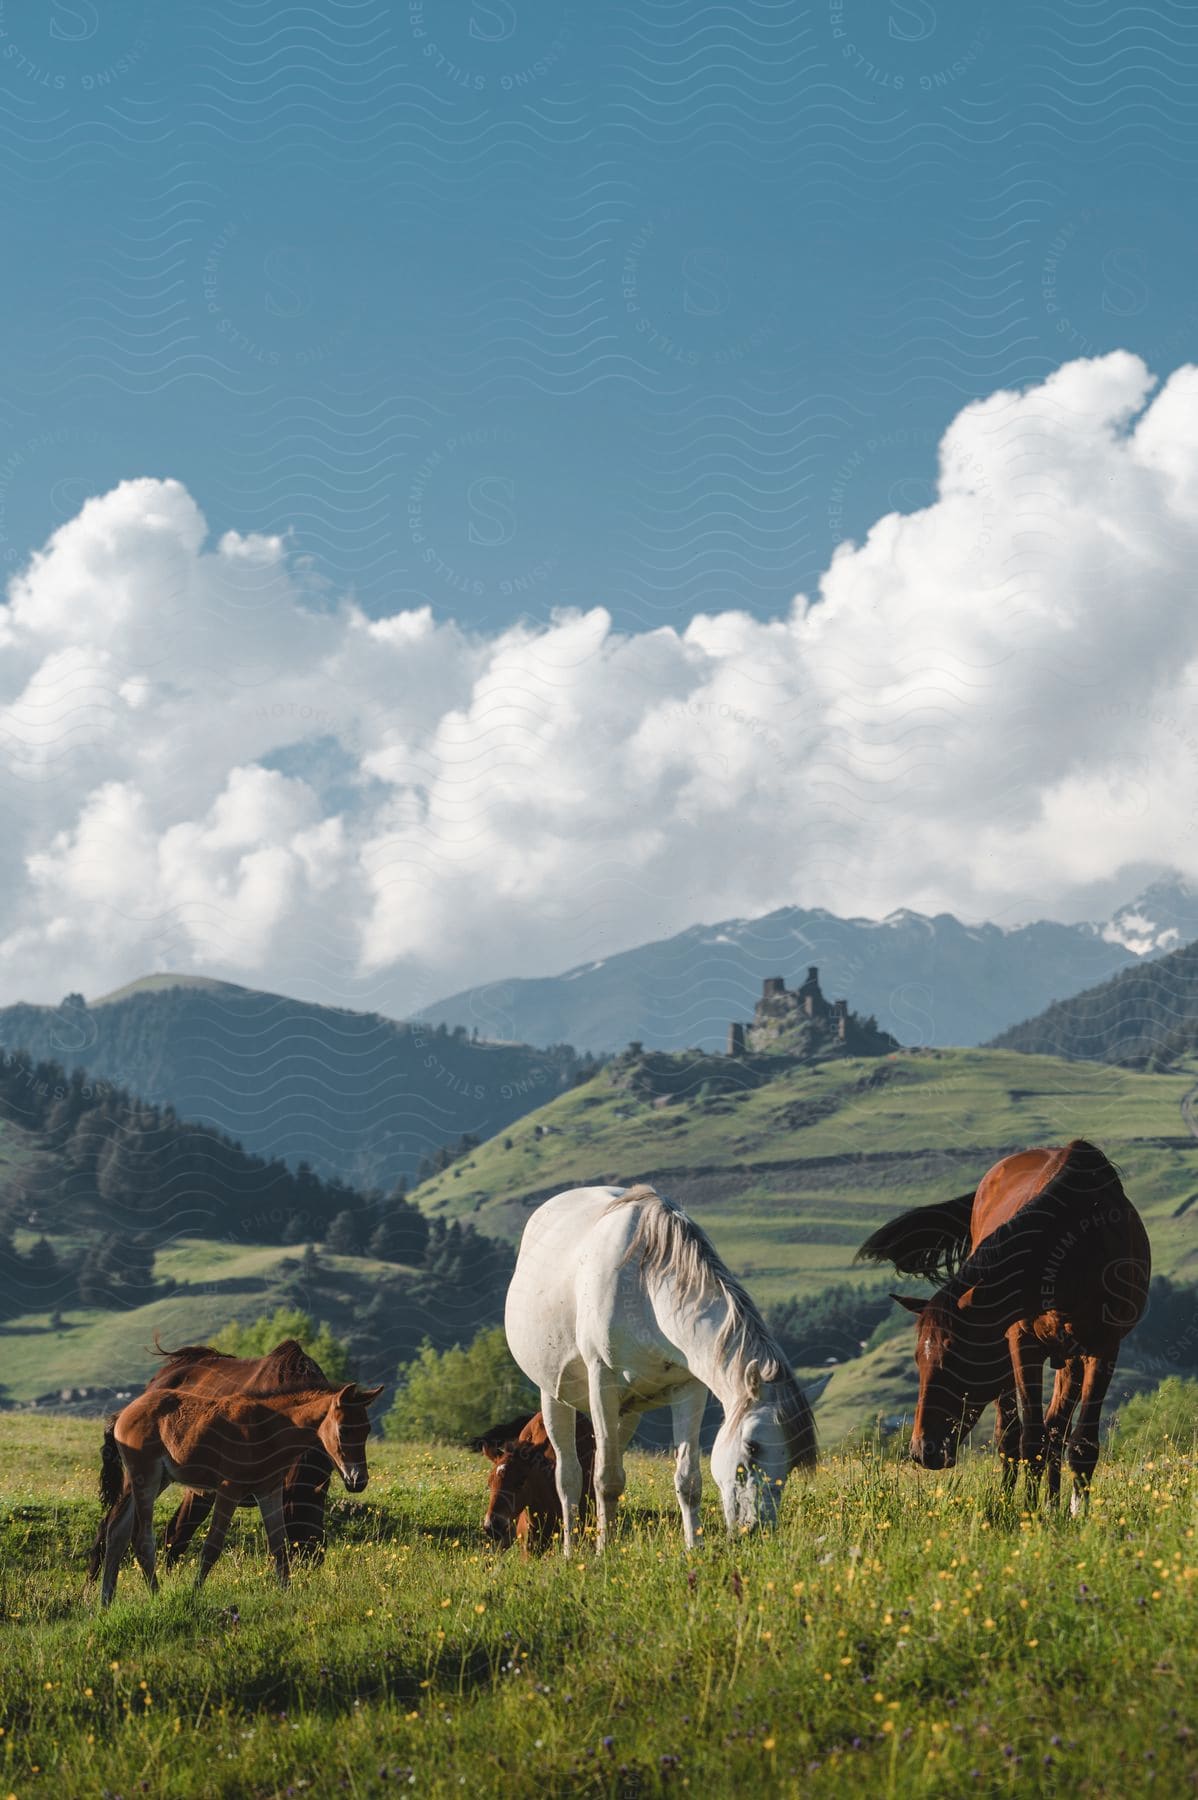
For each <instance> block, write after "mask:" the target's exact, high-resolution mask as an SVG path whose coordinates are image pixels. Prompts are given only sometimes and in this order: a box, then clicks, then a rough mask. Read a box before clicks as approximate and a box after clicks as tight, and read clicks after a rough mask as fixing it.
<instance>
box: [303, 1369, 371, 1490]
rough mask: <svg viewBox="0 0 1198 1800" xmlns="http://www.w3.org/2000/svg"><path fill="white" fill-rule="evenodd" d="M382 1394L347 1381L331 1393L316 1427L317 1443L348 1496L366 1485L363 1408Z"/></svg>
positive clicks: (366, 1429) (366, 1433)
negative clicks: (328, 1403)
mask: <svg viewBox="0 0 1198 1800" xmlns="http://www.w3.org/2000/svg"><path fill="white" fill-rule="evenodd" d="M382 1391H383V1390H382V1388H381V1387H373V1388H360V1387H358V1386H356V1384H355V1383H354V1382H352V1381H351V1382H350V1383H349V1385H348V1386H347V1387H343V1388H341V1389H340V1390H339V1391H338V1392H337V1393H336V1394H334V1396H333V1400H332V1404H331V1405H330V1407H329V1409H328V1411H327V1412H326V1414H325V1416H324V1419H323V1420H322V1422H321V1425H320V1430H319V1434H318V1435H319V1437H320V1441H321V1443H322V1444H323V1445H324V1447H325V1449H326V1450H327V1451H328V1453H329V1456H330V1457H331V1458H332V1461H333V1466H334V1468H335V1469H336V1471H337V1473H338V1474H339V1475H340V1477H341V1479H342V1481H343V1482H344V1483H345V1485H346V1487H347V1488H348V1489H349V1491H350V1493H351V1494H360V1493H361V1492H362V1489H363V1488H364V1487H365V1486H366V1482H367V1479H368V1477H367V1470H366V1440H367V1438H368V1437H369V1436H370V1416H369V1414H368V1413H367V1411H366V1409H367V1407H368V1406H372V1405H373V1404H374V1402H375V1401H376V1400H377V1399H378V1397H379V1395H380V1394H381V1393H382Z"/></svg>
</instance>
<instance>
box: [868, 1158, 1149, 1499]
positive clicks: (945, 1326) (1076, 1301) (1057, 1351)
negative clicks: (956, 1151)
mask: <svg viewBox="0 0 1198 1800" xmlns="http://www.w3.org/2000/svg"><path fill="white" fill-rule="evenodd" d="M857 1254H858V1256H859V1257H866V1258H868V1259H870V1260H871V1261H874V1262H890V1263H893V1265H894V1267H895V1268H896V1269H897V1270H898V1271H899V1273H900V1274H905V1275H922V1276H924V1277H925V1278H926V1279H927V1280H929V1281H940V1282H941V1283H942V1285H941V1286H940V1288H939V1290H938V1292H936V1293H935V1294H933V1295H932V1296H931V1298H930V1299H928V1300H920V1299H914V1298H912V1297H910V1296H908V1295H901V1294H896V1295H895V1296H894V1298H895V1299H896V1300H897V1301H898V1302H899V1304H900V1305H901V1306H905V1307H906V1308H907V1309H908V1311H910V1312H913V1313H915V1314H916V1317H917V1326H916V1350H915V1356H916V1362H917V1364H918V1367H919V1402H918V1405H917V1407H916V1412H915V1425H914V1430H913V1433H912V1438H911V1455H912V1457H913V1458H914V1459H915V1461H916V1462H917V1463H919V1464H920V1465H921V1466H922V1467H923V1468H925V1469H943V1468H951V1467H952V1464H953V1463H954V1461H955V1460H956V1453H957V1449H958V1447H959V1445H960V1442H961V1438H962V1437H963V1436H964V1435H965V1434H966V1433H967V1432H968V1431H970V1430H971V1429H972V1427H973V1426H974V1424H975V1423H976V1421H977V1419H978V1417H979V1415H980V1414H981V1412H982V1410H983V1409H984V1408H985V1407H986V1406H987V1405H988V1404H989V1402H990V1401H991V1400H993V1401H994V1402H995V1406H996V1410H997V1415H998V1417H997V1429H996V1434H995V1435H996V1438H997V1442H998V1447H999V1451H1000V1453H1001V1455H1002V1458H1003V1481H1004V1486H1006V1487H1008V1488H1009V1487H1010V1486H1011V1485H1013V1483H1014V1480H1015V1470H1016V1461H1017V1459H1019V1460H1022V1461H1023V1463H1024V1464H1025V1465H1026V1468H1027V1472H1028V1479H1029V1485H1030V1487H1031V1491H1032V1494H1033V1495H1034V1494H1035V1492H1036V1486H1037V1482H1038V1478H1039V1475H1040V1472H1041V1470H1042V1469H1044V1468H1045V1467H1047V1470H1048V1492H1049V1498H1050V1500H1052V1501H1053V1502H1055V1501H1056V1499H1057V1497H1058V1495H1059V1493H1060V1484H1061V1450H1062V1447H1063V1445H1064V1443H1065V1440H1066V1437H1067V1436H1068V1433H1069V1427H1070V1421H1071V1419H1072V1417H1073V1412H1074V1409H1075V1407H1077V1405H1078V1402H1079V1400H1080V1402H1081V1408H1080V1412H1079V1413H1078V1420H1077V1425H1076V1428H1075V1429H1074V1432H1073V1435H1072V1437H1069V1439H1068V1460H1069V1467H1070V1468H1071V1470H1072V1471H1073V1497H1072V1501H1071V1506H1070V1510H1071V1511H1073V1512H1078V1511H1079V1510H1080V1509H1081V1507H1082V1506H1083V1505H1084V1503H1085V1501H1086V1498H1087V1497H1088V1494H1089V1488H1090V1481H1091V1478H1092V1476H1093V1473H1094V1467H1095V1464H1096V1463H1097V1461H1098V1425H1099V1419H1100V1417H1101V1414H1102V1403H1103V1400H1104V1398H1105V1396H1106V1391H1107V1388H1108V1387H1109V1385H1110V1381H1111V1377H1112V1375H1113V1374H1114V1372H1115V1363H1116V1359H1117V1357H1118V1354H1119V1345H1120V1343H1121V1341H1122V1340H1123V1338H1125V1337H1126V1336H1127V1333H1128V1332H1129V1331H1131V1330H1132V1329H1133V1327H1134V1326H1135V1325H1136V1324H1137V1323H1138V1322H1139V1319H1140V1317H1141V1315H1142V1313H1143V1311H1144V1307H1145V1304H1146V1301H1147V1297H1148V1281H1149V1275H1150V1273H1151V1254H1150V1251H1149V1246H1148V1236H1147V1233H1146V1232H1145V1230H1144V1226H1143V1222H1142V1221H1141V1219H1140V1216H1139V1214H1138V1213H1137V1212H1136V1209H1135V1207H1134V1206H1133V1205H1132V1203H1131V1201H1130V1200H1129V1199H1128V1197H1127V1195H1126V1194H1125V1193H1124V1191H1123V1186H1122V1183H1121V1181H1120V1179H1119V1175H1118V1172H1117V1170H1116V1169H1115V1168H1114V1166H1113V1164H1111V1163H1110V1162H1108V1160H1107V1158H1106V1157H1105V1156H1104V1155H1103V1153H1102V1151H1101V1150H1098V1149H1096V1148H1095V1146H1094V1145H1093V1144H1088V1143H1086V1142H1085V1140H1084V1139H1082V1138H1075V1139H1074V1140H1073V1142H1072V1143H1069V1144H1066V1145H1065V1147H1064V1148H1063V1149H1060V1148H1053V1149H1046V1150H1021V1151H1019V1152H1018V1153H1017V1154H1016V1155H1014V1156H1005V1157H1004V1158H1003V1159H1002V1161H1001V1162H998V1163H995V1165H994V1167H993V1168H992V1169H991V1170H990V1171H989V1172H988V1174H986V1175H985V1176H984V1178H983V1180H982V1181H981V1183H980V1185H979V1186H978V1188H977V1191H976V1193H972V1194H962V1195H960V1196H959V1197H958V1198H957V1199H955V1200H949V1201H945V1202H944V1203H943V1204H941V1205H938V1206H921V1207H916V1208H915V1209H914V1210H913V1211H911V1212H906V1213H903V1214H901V1215H900V1216H899V1217H898V1218H897V1219H892V1220H891V1221H890V1223H889V1224H888V1225H883V1226H882V1228H881V1230H880V1231H875V1232H874V1234H873V1236H872V1237H871V1238H870V1239H869V1240H868V1241H867V1242H866V1243H864V1244H863V1245H862V1246H861V1249H860V1250H859V1251H858V1253H857ZM1046 1361H1047V1362H1049V1363H1051V1365H1052V1367H1053V1368H1054V1369H1055V1370H1056V1371H1057V1375H1056V1381H1055V1384H1054V1387H1053V1394H1052V1402H1051V1404H1050V1406H1049V1408H1048V1413H1047V1416H1045V1413H1044V1409H1043V1373H1044V1364H1045V1362H1046Z"/></svg>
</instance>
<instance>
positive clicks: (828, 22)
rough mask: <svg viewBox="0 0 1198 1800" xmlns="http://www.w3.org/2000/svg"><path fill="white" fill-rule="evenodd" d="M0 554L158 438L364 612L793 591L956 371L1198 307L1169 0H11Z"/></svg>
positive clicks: (195, 475) (139, 461)
mask: <svg viewBox="0 0 1198 1800" xmlns="http://www.w3.org/2000/svg"><path fill="white" fill-rule="evenodd" d="M0 34H2V35H0V84H2V92H3V102H2V110H0V160H2V165H3V182H2V184H0V195H2V197H0V212H2V215H3V220H4V235H5V243H6V245H7V248H8V268H9V276H8V279H6V281H5V282H4V284H3V290H2V291H0V346H2V348H0V356H2V358H3V382H2V388H3V395H4V398H3V401H2V402H0V433H2V442H3V453H2V454H0V556H2V557H3V558H4V559H5V563H6V565H7V566H9V567H12V566H15V565H19V564H20V563H21V562H22V561H23V560H24V558H25V556H26V554H27V552H28V550H29V549H30V548H31V547H32V546H34V545H36V544H38V543H40V542H41V541H43V540H44V538H45V536H46V535H47V533H48V531H49V530H50V529H51V528H53V527H54V526H55V525H57V524H59V523H61V522H62V521H63V520H64V519H65V518H66V517H69V516H70V514H71V513H72V512H74V511H75V510H76V509H77V507H78V504H79V502H80V500H81V498H82V497H83V496H84V495H85V494H88V493H96V492H99V491H102V490H103V489H105V488H107V487H109V486H111V485H112V484H113V483H114V482H115V481H116V480H117V479H119V478H123V477H127V476H135V475H147V474H150V475H158V476H168V475H169V476H174V477H177V478H178V479H180V480H181V481H182V482H183V483H184V484H185V485H186V486H187V488H188V489H189V490H190V492H191V493H192V494H193V495H194V497H195V498H196V500H197V501H198V502H199V504H200V505H201V507H202V508H203V510H204V512H205V513H206V515H207V516H208V518H209V519H210V521H211V522H212V524H213V526H214V528H215V529H218V530H224V529H228V528H236V529H239V530H267V531H290V532H291V533H293V543H294V548H295V549H296V551H298V552H300V553H302V554H304V555H306V556H308V557H310V558H311V562H312V571H313V577H314V580H315V582H317V583H326V584H328V591H329V592H330V593H332V594H344V593H346V592H353V593H355V594H357V595H358V596H359V597H360V599H361V602H362V604H363V605H364V606H366V608H367V609H368V610H370V611H371V612H373V613H376V614H377V613H384V612H387V611H390V610H393V609H394V607H395V606H396V605H397V604H412V603H414V602H416V601H419V600H427V601H430V602H431V603H432V604H433V605H434V607H435V608H436V609H437V610H438V612H441V613H444V612H452V613H453V614H454V615H455V616H457V617H458V618H460V619H462V620H463V621H464V622H467V623H471V624H478V625H481V626H485V627H486V628H488V629H493V628H495V627H496V626H497V625H499V624H501V623H502V622H504V621H505V620H506V619H509V618H511V617H513V616H517V615H521V614H525V615H528V616H529V617H531V618H534V619H544V618H545V617H546V616H547V615H548V613H549V611H550V610H551V608H553V607H554V606H556V605H559V604H562V603H567V604H576V605H589V604H593V603H595V602H602V603H603V604H604V605H606V606H608V607H610V608H611V610H612V612H613V614H614V616H615V618H616V619H617V621H618V622H620V623H622V624H626V625H629V626H640V627H643V626H646V625H651V624H653V623H663V622H670V623H674V624H681V623H683V622H685V620H686V619H687V618H688V617H690V616H691V615H692V614H693V613H694V612H695V611H697V610H724V609H726V608H728V607H731V606H744V607H747V608H749V609H750V610H752V611H753V612H755V613H757V614H759V615H765V616H769V615H774V614H777V613H779V612H780V611H782V610H784V609H785V607H786V605H787V603H788V602H789V600H790V598H791V596H792V595H793V594H794V593H795V592H796V591H799V590H800V589H803V590H807V591H811V590H812V589H813V588H814V586H815V583H816V582H817V580H818V576H819V574H820V572H821V571H822V570H823V569H824V568H825V567H826V565H827V561H828V557H829V554H830V551H831V549H832V548H833V546H834V544H835V543H836V542H837V541H838V539H840V538H842V537H846V536H849V537H856V538H860V537H861V536H862V535H863V534H864V532H865V530H866V529H867V527H868V526H869V524H870V523H871V522H872V521H873V520H874V519H875V518H876V517H877V516H878V515H879V514H881V513H884V512H887V511H890V510H893V509H896V508H897V509H898V510H901V511H911V510H914V509H915V508H916V507H918V506H920V505H924V504H926V503H927V501H928V499H929V498H930V496H931V485H930V484H931V480H932V478H933V476H934V471H935V459H936V444H937V442H938V440H939V437H940V435H941V433H942V432H943V430H944V429H945V427H946V425H947V424H948V422H949V420H950V419H951V418H952V416H953V415H954V414H955V413H956V412H957V411H958V410H959V408H960V406H961V405H962V403H963V402H965V401H966V400H968V399H970V398H972V397H974V396H977V395H984V394H987V393H989V392H991V391H992V390H993V389H995V388H996V387H1000V386H1002V385H1017V384H1026V383H1028V382H1031V381H1034V380H1037V379H1041V378H1043V376H1044V375H1045V374H1046V373H1048V372H1049V371H1050V370H1051V369H1052V368H1054V367H1055V366H1056V365H1057V364H1058V363H1060V362H1061V361H1063V360H1067V359H1068V358H1069V357H1071V356H1077V355H1090V354H1095V353H1098V352H1101V351H1105V350H1108V349H1111V348H1114V347H1116V346H1122V347H1125V348H1129V349H1131V350H1133V351H1137V352H1140V353H1141V354H1143V355H1144V356H1145V358H1146V359H1147V360H1148V362H1149V364H1150V366H1151V367H1153V368H1154V369H1155V370H1156V371H1157V372H1158V373H1161V374H1164V373H1167V372H1168V371H1169V370H1170V369H1171V368H1173V367H1174V366H1176V364H1178V363H1179V362H1182V361H1184V360H1186V358H1187V357H1188V356H1189V355H1191V354H1192V353H1193V346H1194V342H1195V338H1196V335H1198V279H1196V274H1198V271H1196V266H1195V261H1196V248H1198V240H1196V238H1195V234H1194V231H1193V228H1192V209H1191V208H1190V206H1189V204H1188V200H1189V190H1188V177H1189V174H1190V172H1191V170H1192V159H1193V152H1194V148H1195V137H1196V133H1198V87H1196V86H1195V83H1194V79H1193V77H1194V73H1195V60H1196V59H1198V21H1196V20H1195V19H1194V17H1193V15H1192V12H1189V11H1187V10H1186V9H1184V8H1182V7H1178V6H1170V5H1166V6H1159V7H1154V8H1153V9H1151V11H1149V10H1148V9H1145V8H1137V7H1132V8H1126V7H1115V6H1113V5H1098V6H1094V5H1085V6H1083V5H1077V4H1066V5H1063V6H1059V7H1058V6H1054V7H1046V6H1044V5H1043V4H1042V3H1040V0H1023V3H1021V4H1020V3H1017V4H1013V5H1011V4H1008V5H1004V6H1002V7H999V6H997V5H985V4H978V3H976V0H957V3H956V4H954V5H953V6H951V7H950V6H948V5H947V4H941V3H940V0H936V3H934V4H929V3H928V0H903V3H902V4H900V3H899V0H892V3H891V4H890V5H889V6H888V5H887V4H886V0H871V3H870V4H869V5H868V6H867V5H865V4H864V3H861V4H854V3H853V0H844V3H843V4H840V3H837V4H834V5H829V4H823V5H810V6H799V5H789V4H777V3H775V0H770V3H768V4H765V3H761V0H750V3H749V4H738V5H736V6H735V7H733V6H707V7H703V8H700V9H694V8H691V7H688V6H686V5H684V4H680V3H678V0H658V3H650V0H640V3H639V4H637V5H624V4H614V5H607V6H604V7H601V8H600V7H583V6H580V5H572V4H568V3H567V4H561V5H533V4H530V3H529V0H473V3H471V0H461V3H460V4H453V5H442V6H440V7H435V6H433V5H432V4H424V5H419V4H416V0H404V3H403V4H394V5H390V4H383V3H382V0H337V3H333V0H315V4H311V5H309V4H305V5H303V6H298V5H295V6H287V5H282V6H280V5H274V4H270V5H268V4H265V3H263V0H238V3H236V4H233V3H229V0H226V3H223V4H206V5H204V6H202V7H197V8H185V7H177V8H164V7H161V6H152V7H142V6H140V5H138V4H136V3H134V4H105V5H103V6H98V5H95V4H92V3H90V0H49V3H47V0H36V3H35V0H5V4H4V5H3V7H2V8H0Z"/></svg>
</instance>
